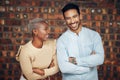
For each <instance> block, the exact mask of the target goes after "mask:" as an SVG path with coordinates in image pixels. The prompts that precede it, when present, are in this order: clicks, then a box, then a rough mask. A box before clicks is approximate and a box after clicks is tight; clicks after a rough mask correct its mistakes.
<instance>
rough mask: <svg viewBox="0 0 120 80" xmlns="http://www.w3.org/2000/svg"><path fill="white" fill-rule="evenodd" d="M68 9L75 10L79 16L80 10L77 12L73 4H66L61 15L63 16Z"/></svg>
mask: <svg viewBox="0 0 120 80" xmlns="http://www.w3.org/2000/svg"><path fill="white" fill-rule="evenodd" d="M70 9H76V10H77V12H78V14H80V10H79V6H78V5H76V4H74V3H68V4H66V5H65V6H64V7H63V8H62V13H63V15H64V13H65V12H66V11H67V10H70Z"/></svg>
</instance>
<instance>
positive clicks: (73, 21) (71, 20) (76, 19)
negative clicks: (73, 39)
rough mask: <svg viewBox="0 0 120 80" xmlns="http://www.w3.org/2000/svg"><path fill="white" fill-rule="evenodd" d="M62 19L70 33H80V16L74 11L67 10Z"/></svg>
mask: <svg viewBox="0 0 120 80" xmlns="http://www.w3.org/2000/svg"><path fill="white" fill-rule="evenodd" d="M64 18H65V21H66V24H67V25H68V27H69V29H70V30H71V31H73V32H75V33H78V32H79V31H80V28H81V27H80V14H79V13H78V12H77V10H76V9H69V10H67V11H66V12H64Z"/></svg>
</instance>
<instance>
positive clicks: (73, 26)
mask: <svg viewBox="0 0 120 80" xmlns="http://www.w3.org/2000/svg"><path fill="white" fill-rule="evenodd" d="M68 26H69V28H70V30H72V31H77V30H78V29H79V27H80V22H79V21H76V22H74V23H70V24H69V25H68Z"/></svg>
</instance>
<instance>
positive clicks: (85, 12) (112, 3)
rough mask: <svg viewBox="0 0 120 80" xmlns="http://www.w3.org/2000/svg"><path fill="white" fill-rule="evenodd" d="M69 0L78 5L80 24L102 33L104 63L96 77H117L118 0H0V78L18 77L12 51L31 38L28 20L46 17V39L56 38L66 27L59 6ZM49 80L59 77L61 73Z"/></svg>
mask: <svg viewBox="0 0 120 80" xmlns="http://www.w3.org/2000/svg"><path fill="white" fill-rule="evenodd" d="M70 1H71V2H74V3H77V4H78V5H79V6H80V7H81V14H82V25H83V26H85V27H88V28H91V29H93V30H95V31H98V32H99V33H100V34H101V36H102V40H103V44H104V49H105V62H104V64H103V65H101V66H99V67H98V69H99V80H120V7H119V6H120V0H64V1H62V0H0V80H18V79H19V76H20V72H21V71H20V67H19V63H18V62H17V61H16V60H15V54H16V52H17V50H18V47H19V45H20V44H25V43H26V42H28V41H29V40H30V38H31V35H30V33H29V32H28V31H27V24H28V22H29V20H31V19H33V18H37V17H41V18H44V19H47V20H48V22H49V25H50V31H51V32H50V37H49V38H56V39H57V38H58V37H59V36H60V35H61V34H62V33H63V32H64V31H65V30H66V25H65V23H64V19H63V16H62V13H61V8H62V7H63V6H64V4H66V3H67V2H70ZM50 80H61V75H60V73H59V74H56V75H55V76H53V77H51V79H50Z"/></svg>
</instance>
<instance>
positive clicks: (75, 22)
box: [70, 21, 78, 25]
mask: <svg viewBox="0 0 120 80" xmlns="http://www.w3.org/2000/svg"><path fill="white" fill-rule="evenodd" d="M75 23H78V21H76V22H73V23H70V25H72V24H75Z"/></svg>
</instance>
